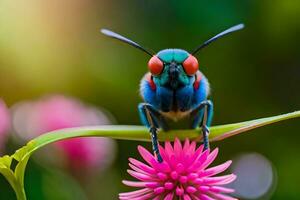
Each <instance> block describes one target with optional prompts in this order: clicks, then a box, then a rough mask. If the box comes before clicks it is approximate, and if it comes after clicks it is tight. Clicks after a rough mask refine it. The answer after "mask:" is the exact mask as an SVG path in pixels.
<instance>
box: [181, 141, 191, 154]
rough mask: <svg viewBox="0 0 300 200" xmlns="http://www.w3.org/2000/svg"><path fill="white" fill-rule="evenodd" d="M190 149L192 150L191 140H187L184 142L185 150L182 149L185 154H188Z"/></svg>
mask: <svg viewBox="0 0 300 200" xmlns="http://www.w3.org/2000/svg"><path fill="white" fill-rule="evenodd" d="M189 148H190V140H189V139H188V138H186V139H185V141H184V146H183V149H182V151H183V153H184V154H187V153H188V151H189Z"/></svg>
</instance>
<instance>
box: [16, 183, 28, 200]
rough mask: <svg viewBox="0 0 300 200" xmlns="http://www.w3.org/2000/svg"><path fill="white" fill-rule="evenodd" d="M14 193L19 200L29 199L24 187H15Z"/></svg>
mask: <svg viewBox="0 0 300 200" xmlns="http://www.w3.org/2000/svg"><path fill="white" fill-rule="evenodd" d="M14 191H15V193H16V197H17V200H26V199H27V198H26V193H25V189H24V187H22V186H16V187H14Z"/></svg>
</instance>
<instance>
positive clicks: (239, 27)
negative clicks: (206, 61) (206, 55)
mask: <svg viewBox="0 0 300 200" xmlns="http://www.w3.org/2000/svg"><path fill="white" fill-rule="evenodd" d="M244 27H245V26H244V24H238V25H235V26H233V27H231V28H228V29H226V30H225V31H223V32H221V33H219V34H218V35H216V36H214V37H212V38H210V39H209V40H207V41H206V42H204V43H203V44H201V45H200V46H198V47H197V48H196V49H194V50H193V51H192V53H191V54H192V55H195V54H196V53H197V52H198V51H199V50H201V49H203V48H204V47H206V46H207V45H209V44H210V43H212V42H213V41H215V40H217V39H219V38H220V37H223V36H225V35H227V34H229V33H232V32H235V31H238V30H241V29H243V28H244Z"/></svg>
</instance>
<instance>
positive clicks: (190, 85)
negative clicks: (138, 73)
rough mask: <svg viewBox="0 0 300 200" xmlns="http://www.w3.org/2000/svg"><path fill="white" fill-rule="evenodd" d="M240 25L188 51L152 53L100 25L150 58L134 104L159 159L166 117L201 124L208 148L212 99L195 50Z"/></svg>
mask: <svg viewBox="0 0 300 200" xmlns="http://www.w3.org/2000/svg"><path fill="white" fill-rule="evenodd" d="M242 28H244V25H243V24H238V25H236V26H233V27H231V28H229V29H227V30H225V31H223V32H221V33H219V34H217V35H216V36H214V37H212V38H210V39H209V40H207V41H206V42H204V43H203V44H201V45H199V46H198V47H196V48H195V49H194V50H193V51H191V52H188V51H186V50H183V49H164V50H161V51H159V52H158V53H156V54H155V53H152V52H151V51H149V50H147V49H146V48H144V47H142V46H141V45H139V44H138V43H136V42H134V41H132V40H130V39H128V38H126V37H124V36H122V35H119V34H117V33H115V32H112V31H110V30H107V29H101V32H102V33H103V34H105V35H106V36H109V37H112V38H115V39H117V40H120V41H122V42H125V43H127V44H129V45H131V46H133V47H135V48H137V49H140V50H142V51H143V52H145V53H146V54H148V55H150V56H151V58H150V60H149V62H148V68H149V72H148V73H146V74H145V76H144V77H143V78H142V80H141V84H140V93H141V96H142V98H143V100H144V103H140V104H139V105H138V110H139V114H140V118H141V121H142V123H143V124H144V125H145V126H147V127H148V128H149V132H150V135H151V140H152V148H153V152H154V154H155V156H156V158H157V160H158V161H159V162H162V161H163V159H162V156H161V154H160V152H159V148H158V146H159V145H158V138H157V133H158V129H159V128H162V129H163V130H165V131H167V130H168V125H167V123H166V118H169V119H172V120H175V121H176V120H178V119H181V118H184V117H189V118H190V121H191V128H197V127H198V126H201V131H202V134H203V144H204V149H209V139H208V136H209V127H210V124H211V121H212V117H213V103H212V102H211V101H210V100H208V95H209V91H210V88H209V83H208V80H207V78H206V77H205V76H204V75H203V73H201V72H200V70H199V63H198V60H197V58H196V57H195V54H196V53H197V52H199V50H201V49H202V48H204V47H206V46H207V45H208V44H210V43H211V42H213V41H215V40H217V39H218V38H220V37H222V36H225V35H227V34H229V33H232V32H235V31H238V30H240V29H242Z"/></svg>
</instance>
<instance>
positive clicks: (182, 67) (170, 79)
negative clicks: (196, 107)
mask: <svg viewBox="0 0 300 200" xmlns="http://www.w3.org/2000/svg"><path fill="white" fill-rule="evenodd" d="M242 28H244V25H243V24H238V25H236V26H233V27H231V28H229V29H226V30H225V31H223V32H221V33H219V34H217V35H216V36H214V37H212V38H210V39H209V40H207V41H206V42H204V43H203V44H201V45H200V46H198V47H197V48H195V49H194V50H193V51H191V52H190V53H189V52H187V51H185V50H181V49H165V50H162V51H159V52H158V53H157V54H154V53H153V52H151V51H149V50H147V49H145V48H144V47H142V46H141V45H139V44H138V43H136V42H134V41H132V40H130V39H128V38H125V37H124V36H121V35H119V34H117V33H115V32H112V31H110V30H107V29H101V32H102V33H103V34H105V35H107V36H109V37H112V38H115V39H118V40H121V41H123V42H125V43H127V44H129V45H131V46H134V47H135V48H138V49H140V50H142V51H143V52H145V53H146V54H148V55H150V56H151V58H150V60H149V62H148V68H149V71H150V72H151V74H152V76H153V77H154V81H155V83H156V84H159V85H164V86H170V87H172V88H177V87H180V86H181V85H187V84H188V83H189V81H190V79H189V77H191V76H194V75H195V74H196V72H197V71H198V67H199V64H198V60H197V58H196V57H195V56H194V55H195V54H196V53H197V52H199V50H201V49H202V48H204V47H206V46H207V45H208V44H210V43H211V42H213V41H215V40H217V39H218V38H220V37H222V36H225V35H227V34H229V33H232V32H235V31H238V30H240V29H242Z"/></svg>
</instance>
